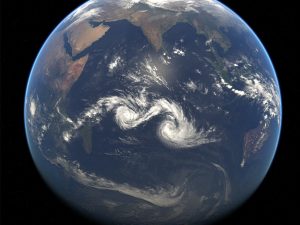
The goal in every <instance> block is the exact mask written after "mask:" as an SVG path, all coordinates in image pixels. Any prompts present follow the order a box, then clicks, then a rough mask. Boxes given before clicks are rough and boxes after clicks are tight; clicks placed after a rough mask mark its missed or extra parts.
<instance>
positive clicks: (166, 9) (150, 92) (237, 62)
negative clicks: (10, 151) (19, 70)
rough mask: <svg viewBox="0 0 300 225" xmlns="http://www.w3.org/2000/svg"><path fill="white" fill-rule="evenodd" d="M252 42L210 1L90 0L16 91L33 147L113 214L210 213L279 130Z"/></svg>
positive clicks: (265, 61)
mask: <svg viewBox="0 0 300 225" xmlns="http://www.w3.org/2000/svg"><path fill="white" fill-rule="evenodd" d="M281 111H282V109H281V96H280V89H279V85H278V80H277V77H276V73H275V71H274V68H273V65H272V63H271V60H270V58H269V56H268V54H267V52H266V50H265V48H264V47H263V45H262V43H261V42H260V40H259V39H258V37H257V36H256V35H255V33H254V32H253V31H252V30H251V29H250V28H249V26H248V25H247V24H246V23H245V22H244V21H243V20H242V19H241V18H240V17H239V16H238V15H236V14H235V13H234V12H232V11H231V10H230V9H229V8H227V7H226V6H224V5H223V4H221V3H219V2H217V1H214V0H189V1H183V0H116V1H109V0H91V1H88V2H86V3H85V4H83V5H82V6H80V7H79V8H77V9H76V10H75V11H73V12H72V13H71V14H70V15H68V16H67V17H66V18H65V19H64V20H63V21H62V22H61V23H60V24H59V25H58V26H57V28H56V29H55V30H54V31H53V32H52V34H51V35H50V36H49V38H48V39H47V40H46V42H45V44H44V45H43V47H42V48H41V51H40V53H39V54H38V56H37V58H36V61H35V63H34V65H33V68H32V71H31V74H30V78H29V81H28V85H27V91H26V96H25V108H24V116H25V127H26V134H27V140H28V144H29V148H30V152H31V155H32V157H33V159H34V162H35V164H36V166H37V169H38V170H39V172H40V173H41V175H42V177H43V178H44V180H45V181H46V182H47V184H48V185H49V186H50V187H51V188H52V189H53V191H54V192H55V193H57V195H58V196H60V197H61V198H62V199H63V200H64V201H65V202H66V203H67V204H68V205H70V207H73V208H75V209H76V210H77V211H79V212H81V213H82V214H84V215H86V217H89V218H92V219H93V220H95V221H98V222H101V223H109V224H131V225H133V224H139V225H142V224H155V225H158V224H172V225H176V224H185V225H186V224H206V223H210V222H212V221H215V220H217V219H219V218H221V217H222V216H225V215H227V214H228V213H230V212H231V211H232V210H234V209H236V208H237V207H239V206H240V205H241V204H242V203H243V202H245V201H246V200H247V199H248V198H249V197H250V196H251V194H252V193H253V192H254V191H255V190H256V189H257V187H258V186H259V184H260V183H261V182H262V180H263V179H264V177H265V175H266V173H267V171H268V169H269V167H270V164H271V162H272V160H273V157H274V154H275V152H276V147H277V144H278V139H279V135H280V129H281Z"/></svg>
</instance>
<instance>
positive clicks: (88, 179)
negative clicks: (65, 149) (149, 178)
mask: <svg viewBox="0 0 300 225" xmlns="http://www.w3.org/2000/svg"><path fill="white" fill-rule="evenodd" d="M53 163H54V164H56V165H58V166H60V167H62V168H63V169H64V170H65V171H66V172H67V173H68V175H70V176H71V177H72V178H73V179H74V180H76V181H77V182H79V183H81V184H82V185H85V186H87V187H91V188H95V189H99V190H109V191H116V192H119V193H122V194H124V195H128V196H131V197H134V198H137V199H140V200H144V201H146V202H149V203H152V204H154V205H156V206H159V207H170V206H173V205H176V204H178V203H179V202H180V201H181V199H182V197H183V195H184V184H181V186H174V185H165V186H164V187H162V186H157V187H144V188H137V187H134V186H131V185H130V184H127V183H117V182H114V181H112V180H109V179H107V178H104V177H100V176H97V175H96V174H94V173H89V172H86V171H84V170H83V169H81V167H80V164H79V163H78V162H76V161H72V162H71V161H69V160H67V159H66V158H63V157H57V158H56V159H55V160H54V161H53Z"/></svg>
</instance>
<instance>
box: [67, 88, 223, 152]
mask: <svg viewBox="0 0 300 225" xmlns="http://www.w3.org/2000/svg"><path fill="white" fill-rule="evenodd" d="M107 112H114V115H115V116H114V120H115V122H116V124H117V125H118V126H119V127H120V128H121V129H122V130H129V129H133V128H136V127H138V126H139V125H141V124H144V123H146V122H147V121H149V120H150V119H151V118H153V117H155V116H158V115H161V116H162V118H163V119H162V121H161V122H160V124H159V125H158V128H157V135H158V137H159V138H160V140H161V141H162V142H163V143H164V144H166V145H167V146H170V147H173V148H191V147H195V146H199V145H202V144H207V143H211V142H216V141H218V140H219V139H218V138H216V135H215V133H216V128H215V127H210V128H209V129H206V130H205V129H204V128H200V129H197V127H196V124H195V120H193V119H188V118H187V117H186V116H185V115H184V112H183V109H182V107H181V106H180V105H178V104H176V103H175V102H174V101H171V100H168V99H165V98H160V99H157V100H153V101H151V102H150V101H148V99H147V97H146V94H145V91H142V92H141V94H140V95H139V96H110V97H104V98H100V99H99V100H98V101H97V103H96V104H94V105H92V106H91V107H89V108H88V109H86V110H85V111H84V112H83V113H82V114H81V116H80V117H79V118H78V119H77V121H76V122H74V121H72V122H71V124H72V126H71V129H69V130H67V131H65V132H64V133H63V136H64V139H65V141H67V142H68V141H70V140H71V138H72V137H73V136H74V135H75V133H76V130H77V129H78V128H80V127H81V126H83V125H84V124H85V123H86V122H91V121H92V122H98V123H99V122H101V119H102V118H103V117H104V116H105V114H106V113H107ZM68 121H69V122H70V119H69V118H68Z"/></svg>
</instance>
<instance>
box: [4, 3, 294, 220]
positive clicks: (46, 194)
mask: <svg viewBox="0 0 300 225" xmlns="http://www.w3.org/2000/svg"><path fill="white" fill-rule="evenodd" d="M83 2H84V1H75V0H68V1H66V0H42V1H33V0H27V1H10V0H6V1H5V0H4V1H1V13H0V15H1V58H0V59H1V104H0V108H1V224H3V225H19V224H31V225H37V224H63V223H64V224H72V225H77V224H84V225H88V224H92V223H91V222H90V221H87V220H86V219H85V218H84V217H82V216H80V215H79V214H78V213H77V212H74V211H73V210H72V209H70V208H69V207H67V206H66V205H65V204H64V203H63V202H62V201H61V200H60V199H59V198H57V197H56V196H55V195H54V194H53V193H52V192H51V191H50V189H49V188H48V187H47V186H46V184H45V183H44V182H43V181H42V179H41V177H40V176H39V174H38V172H37V170H36V168H35V166H34V164H33V161H32V159H31V156H30V153H29V150H28V147H27V143H26V139H25V133H24V126H23V100H24V93H25V86H26V82H27V79H28V76H29V72H30V69H31V66H32V64H33V62H34V60H35V57H36V55H37V53H38V51H39V49H40V47H41V46H42V44H43V42H44V41H45V40H46V38H47V37H48V35H49V34H50V32H51V31H52V30H53V29H54V28H55V26H56V25H58V23H59V22H60V21H61V20H62V19H63V18H64V17H65V16H66V15H68V14H69V13H70V12H71V11H72V10H73V9H75V8H76V7H77V6H79V5H80V4H82V3H83ZM294 2H296V1H291V2H290V1H289V2H288V1H276V0H273V1H270V0H265V1H259V0H223V3H225V4H226V5H227V6H229V7H230V8H231V9H233V10H234V11H235V12H237V13H238V14H239V15H240V16H241V17H242V18H243V19H244V20H245V21H246V22H247V23H248V24H249V25H250V27H252V29H253V30H254V31H255V32H256V34H257V35H258V36H259V37H260V39H261V41H262V42H263V43H264V45H265V47H266V49H267V51H268V52H269V54H270V56H271V58H272V61H273V63H274V66H275V69H276V71H277V74H278V78H279V82H280V85H281V91H282V98H283V127H282V133H281V139H280V143H279V148H278V151H277V154H276V157H275V160H274V162H273V164H272V166H271V169H270V171H269V173H268V175H267V176H266V178H265V180H264V182H263V183H262V185H261V186H260V187H259V189H258V190H257V191H256V193H255V194H254V195H253V196H252V197H251V198H250V199H249V201H247V202H246V203H245V204H244V205H243V206H242V207H241V208H239V209H238V210H237V211H235V212H234V213H233V214H232V215H230V216H228V217H227V218H225V219H224V220H222V221H220V222H219V223H217V224H218V225H225V224H226V225H227V224H228V225H254V224H263V225H275V224H281V225H290V224H300V222H299V220H300V217H299V215H298V212H299V211H300V206H299V200H300V199H299V191H300V185H299V178H300V172H299V169H298V165H299V164H300V160H299V158H298V156H299V155H300V154H299V151H300V147H299V146H300V144H299V135H300V132H299V130H298V129H299V125H300V123H299V116H300V115H299V113H298V109H297V107H299V103H300V101H299V99H300V88H299V81H300V79H299V76H300V73H299V71H300V69H299V66H300V57H299V51H298V50H299V48H298V47H299V33H300V32H299V28H300V24H299V23H297V19H298V16H299V12H298V11H299V10H298V9H299V8H298V7H297V6H295V5H294V4H293V3H294Z"/></svg>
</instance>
